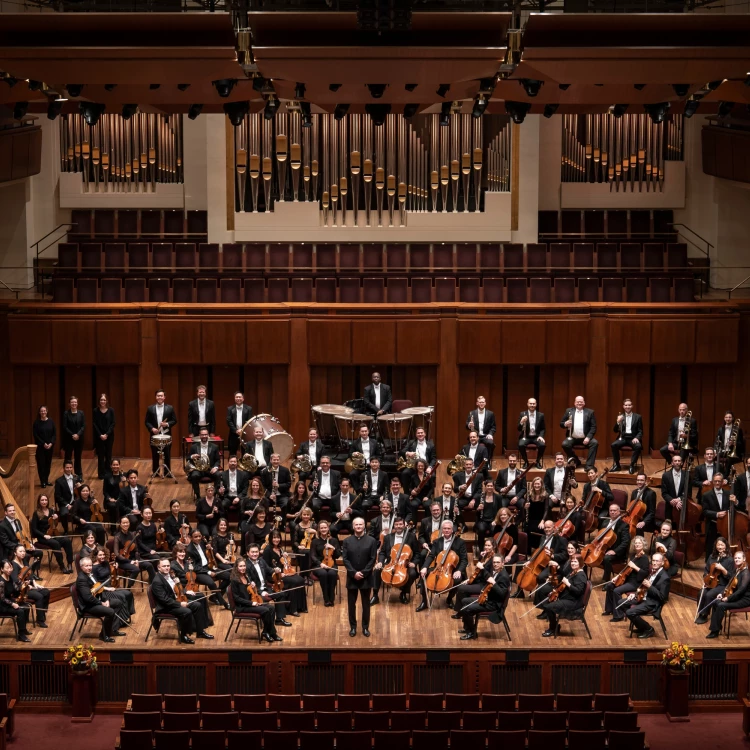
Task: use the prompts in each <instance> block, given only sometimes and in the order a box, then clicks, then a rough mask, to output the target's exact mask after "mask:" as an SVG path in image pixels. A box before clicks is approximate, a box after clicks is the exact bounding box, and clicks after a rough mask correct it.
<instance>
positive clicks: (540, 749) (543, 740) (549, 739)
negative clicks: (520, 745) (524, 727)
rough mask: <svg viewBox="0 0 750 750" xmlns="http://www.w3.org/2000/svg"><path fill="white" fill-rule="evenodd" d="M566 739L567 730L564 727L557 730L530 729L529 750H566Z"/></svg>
mask: <svg viewBox="0 0 750 750" xmlns="http://www.w3.org/2000/svg"><path fill="white" fill-rule="evenodd" d="M566 739H567V732H566V731H565V730H564V729H563V730H557V731H555V732H543V731H539V730H537V729H530V730H529V744H528V750H565V740H566Z"/></svg>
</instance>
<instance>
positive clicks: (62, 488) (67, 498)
mask: <svg viewBox="0 0 750 750" xmlns="http://www.w3.org/2000/svg"><path fill="white" fill-rule="evenodd" d="M75 481H76V480H75V477H73V486H75ZM73 500H75V497H74V496H73V493H72V492H71V491H70V486H69V485H68V480H67V479H65V475H64V474H63V476H61V477H58V478H57V479H56V480H55V505H56V506H57V508H58V510H59V509H60V508H62V507H63V506H65V505H68V504H69V503H70V504H72V503H73Z"/></svg>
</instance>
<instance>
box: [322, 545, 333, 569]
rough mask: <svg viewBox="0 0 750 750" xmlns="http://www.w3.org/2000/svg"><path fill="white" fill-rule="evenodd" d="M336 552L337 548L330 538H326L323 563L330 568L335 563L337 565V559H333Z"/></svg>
mask: <svg viewBox="0 0 750 750" xmlns="http://www.w3.org/2000/svg"><path fill="white" fill-rule="evenodd" d="M334 552H335V549H334V547H333V545H332V544H331V543H330V539H326V543H325V546H324V547H323V564H324V565H326V566H327V567H329V568H332V567H333V566H334V565H336V561H335V560H334V559H333V553H334Z"/></svg>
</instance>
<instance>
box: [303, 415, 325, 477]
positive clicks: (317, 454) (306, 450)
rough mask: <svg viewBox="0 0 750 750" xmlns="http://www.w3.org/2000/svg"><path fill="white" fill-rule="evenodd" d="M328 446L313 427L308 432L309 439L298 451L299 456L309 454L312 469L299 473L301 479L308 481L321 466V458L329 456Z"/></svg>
mask: <svg viewBox="0 0 750 750" xmlns="http://www.w3.org/2000/svg"><path fill="white" fill-rule="evenodd" d="M327 455H329V454H328V448H326V447H325V446H324V445H323V441H322V440H320V439H319V438H318V431H317V430H316V429H315V428H314V427H312V428H310V431H309V432H308V433H307V440H305V442H304V443H302V445H300V447H299V450H298V451H297V458H302V457H303V456H307V457H308V458H309V459H310V466H311V467H312V471H309V472H308V471H301V472H300V474H299V481H300V482H306V481H307V480H308V479H309V478H310V477H311V476H312V474H314V473H315V471H316V470H317V468H318V466H320V459H321V458H322V457H323V456H327Z"/></svg>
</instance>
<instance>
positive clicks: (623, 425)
mask: <svg viewBox="0 0 750 750" xmlns="http://www.w3.org/2000/svg"><path fill="white" fill-rule="evenodd" d="M612 432H616V433H617V434H618V435H619V437H618V438H617V440H615V441H614V442H613V443H612V445H611V446H610V447H611V448H612V460H613V461H614V463H613V464H612V469H611V471H622V467H621V466H620V449H621V448H625V447H628V448H631V449H632V451H633V453H632V456H631V459H630V468H629V469H628V473H629V474H635V472H636V471H637V468H636V467H637V466H638V459H639V458H640V457H641V452H642V451H643V418H642V417H641V415H640V414H636V413H635V412H634V411H633V402H632V401H631V400H630V399H629V398H626V399H625V400H624V401H623V402H622V414H619V415H618V417H617V421H616V422H615V426H614V427H613V428H612Z"/></svg>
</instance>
